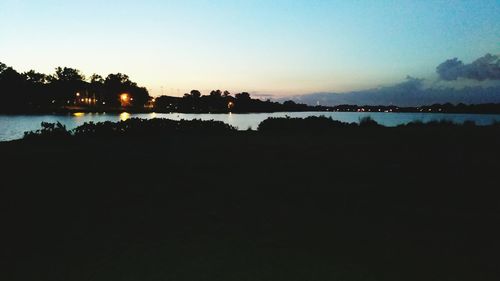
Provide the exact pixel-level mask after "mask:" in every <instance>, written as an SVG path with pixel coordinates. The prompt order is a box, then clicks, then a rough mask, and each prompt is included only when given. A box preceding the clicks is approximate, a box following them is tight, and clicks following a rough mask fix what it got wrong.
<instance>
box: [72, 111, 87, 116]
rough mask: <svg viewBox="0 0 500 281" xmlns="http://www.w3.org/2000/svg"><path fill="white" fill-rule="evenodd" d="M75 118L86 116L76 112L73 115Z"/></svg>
mask: <svg viewBox="0 0 500 281" xmlns="http://www.w3.org/2000/svg"><path fill="white" fill-rule="evenodd" d="M73 116H75V117H83V116H85V113H83V112H75V113H73Z"/></svg>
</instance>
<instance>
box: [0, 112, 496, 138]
mask: <svg viewBox="0 0 500 281" xmlns="http://www.w3.org/2000/svg"><path fill="white" fill-rule="evenodd" d="M286 116H289V117H292V118H293V117H297V118H305V117H308V116H326V117H332V118H333V119H334V120H339V121H342V122H349V123H352V122H358V121H359V120H360V119H361V118H363V117H365V116H371V117H372V118H373V119H374V120H375V121H377V122H378V123H380V124H382V125H385V126H397V125H400V124H406V123H409V122H412V121H417V120H419V121H422V122H429V121H434V120H450V121H453V122H456V123H463V122H465V121H469V120H470V121H474V122H475V123H476V124H478V125H489V124H491V123H493V122H495V121H497V122H500V115H492V114H446V113H384V112H278V113H250V114H235V113H232V114H187V113H138V114H134V113H132V114H131V113H127V112H123V113H121V114H106V113H82V112H79V113H74V114H67V115H0V141H6V140H13V139H19V138H22V137H23V134H24V132H26V131H34V130H38V129H40V124H41V123H42V122H50V123H56V122H61V123H62V124H64V125H65V126H66V127H67V128H68V129H73V128H76V127H78V126H80V125H82V124H83V123H85V122H94V123H97V122H105V121H111V122H118V121H124V120H127V119H130V118H143V119H152V118H166V119H172V120H181V119H186V120H192V119H201V120H216V121H222V122H225V123H227V124H230V125H232V126H234V127H236V128H238V129H240V130H246V129H248V128H252V129H257V127H258V125H259V123H260V122H262V121H264V120H265V119H267V118H268V117H286Z"/></svg>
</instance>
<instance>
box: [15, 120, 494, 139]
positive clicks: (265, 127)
mask: <svg viewBox="0 0 500 281" xmlns="http://www.w3.org/2000/svg"><path fill="white" fill-rule="evenodd" d="M479 127H482V128H483V129H491V130H498V131H499V132H500V123H499V122H495V123H493V124H491V125H486V126H476V124H475V123H474V122H473V121H466V122H464V123H463V124H456V123H453V122H451V121H448V120H441V121H430V122H427V123H423V122H420V121H414V122H410V123H407V124H404V125H399V126H396V127H394V128H389V127H385V126H383V125H381V124H379V123H377V122H376V121H375V120H373V119H372V118H371V117H369V116H367V117H363V118H361V119H360V120H359V122H358V123H346V122H341V121H337V120H333V119H332V118H328V117H324V116H319V117H316V116H310V117H306V118H290V117H284V118H281V117H279V118H275V117H271V118H267V119H266V120H264V121H262V122H261V123H260V124H259V126H258V128H257V130H251V129H250V128H249V129H248V130H246V131H242V130H238V129H237V128H235V127H233V126H231V125H229V124H226V123H224V122H222V121H214V120H210V121H203V120H198V119H194V120H179V121H177V120H170V119H161V118H154V119H140V118H131V119H128V120H125V121H120V122H111V121H106V122H99V123H94V122H89V123H85V124H83V125H81V126H78V127H76V128H74V129H72V130H68V129H67V128H66V126H65V125H63V124H61V123H59V122H57V123H47V122H42V123H41V129H39V130H36V131H30V132H25V133H24V138H23V139H25V140H26V139H28V140H33V139H51V138H55V139H57V138H81V137H92V138H93V137H152V136H168V135H172V134H173V135H175V134H191V135H196V134H215V135H224V134H229V135H230V134H244V133H245V132H247V133H249V134H252V133H253V134H255V133H257V134H280V133H294V134H311V133H312V134H319V135H328V134H337V133H338V130H362V129H366V128H372V129H373V128H378V129H379V130H399V131H404V130H415V129H417V130H419V129H420V130H425V129H432V130H436V129H453V128H455V129H457V130H458V129H460V130H462V129H476V128H479Z"/></svg>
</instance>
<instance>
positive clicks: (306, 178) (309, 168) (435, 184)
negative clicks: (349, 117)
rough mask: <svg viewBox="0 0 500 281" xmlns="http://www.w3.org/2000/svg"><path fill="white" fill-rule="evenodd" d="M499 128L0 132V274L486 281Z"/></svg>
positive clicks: (497, 247)
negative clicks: (15, 136) (13, 135)
mask: <svg viewBox="0 0 500 281" xmlns="http://www.w3.org/2000/svg"><path fill="white" fill-rule="evenodd" d="M499 143H500V127H499V126H498V124H495V125H492V126H474V124H472V123H467V124H464V125H456V124H453V123H450V122H432V123H430V124H421V123H414V124H410V125H406V126H400V127H383V126H380V125H379V124H377V123H376V122H374V121H373V120H371V119H369V118H367V119H364V120H362V121H361V122H360V123H359V124H346V123H341V122H338V121H334V120H331V119H328V118H322V117H311V118H307V119H294V118H280V119H268V120H266V121H264V122H263V123H262V124H261V125H260V126H259V129H258V130H256V131H251V130H250V131H238V130H235V129H234V128H232V127H230V126H228V125H226V124H224V123H221V122H215V121H199V120H197V121H172V120H159V119H158V120H140V119H133V120H127V121H125V122H119V123H110V122H107V123H100V124H90V123H89V124H85V125H83V126H81V127H79V128H77V129H75V130H72V131H68V130H66V128H64V126H63V125H57V124H44V127H43V128H42V129H41V130H40V131H39V132H37V133H31V134H30V133H28V134H27V136H26V138H25V139H23V140H18V141H13V142H5V143H0V155H2V170H1V171H2V184H1V188H0V206H1V208H2V211H1V213H0V214H1V218H0V219H1V221H2V231H1V232H0V233H1V234H0V235H1V241H2V254H1V255H2V260H3V262H2V263H3V269H2V270H1V271H0V279H2V280H12V281H16V280H42V281H43V280H96V281H98V280H231V281H232V280H286V281H294V280H297V281H299V280H300V281H302V280H311V281H314V280H318V281H319V280H321V281H323V280H356V281H360V280H388V281H391V280H397V281H400V280H408V281H411V280H484V281H488V280H499V277H500V270H499V268H498V258H497V257H498V252H499V251H500V242H499V240H498V237H499V235H500V228H499V227H498V225H499V218H500V207H499V204H498V196H499V191H498V176H497V174H498V168H499V167H500V162H499V161H500V147H499V146H498V144H499Z"/></svg>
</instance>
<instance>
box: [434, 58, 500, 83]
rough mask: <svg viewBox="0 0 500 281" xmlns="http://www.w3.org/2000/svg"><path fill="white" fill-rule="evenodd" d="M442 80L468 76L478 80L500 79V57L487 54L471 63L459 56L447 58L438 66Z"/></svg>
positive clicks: (437, 69)
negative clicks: (466, 62)
mask: <svg viewBox="0 0 500 281" xmlns="http://www.w3.org/2000/svg"><path fill="white" fill-rule="evenodd" d="M436 71H437V73H438V74H439V77H440V78H441V79H442V80H446V81H452V80H457V79H459V78H466V79H472V80H478V81H484V80H500V58H499V57H498V56H497V55H491V54H486V55H485V56H483V57H481V58H479V59H477V60H475V61H474V62H472V63H470V64H464V63H463V62H462V61H460V60H458V59H457V58H454V59H450V60H447V61H445V62H443V63H442V64H440V65H439V66H438V67H437V68H436Z"/></svg>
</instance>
